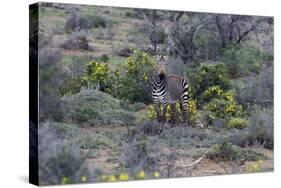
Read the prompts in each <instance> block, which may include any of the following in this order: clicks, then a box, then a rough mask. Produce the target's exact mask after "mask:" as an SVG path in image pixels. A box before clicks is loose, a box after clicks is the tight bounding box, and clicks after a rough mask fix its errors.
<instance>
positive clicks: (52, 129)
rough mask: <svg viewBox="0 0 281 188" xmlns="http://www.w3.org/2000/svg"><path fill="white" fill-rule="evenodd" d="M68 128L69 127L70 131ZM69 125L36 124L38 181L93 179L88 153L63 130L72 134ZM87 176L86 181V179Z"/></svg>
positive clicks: (68, 181)
mask: <svg viewBox="0 0 281 188" xmlns="http://www.w3.org/2000/svg"><path fill="white" fill-rule="evenodd" d="M69 130H71V131H70V132H69ZM73 132H75V133H77V134H79V131H76V130H74V129H73V127H72V126H71V125H66V124H59V123H51V122H49V123H45V124H42V125H40V126H39V136H38V139H39V146H38V150H39V161H40V162H39V184H40V185H51V184H52V185H53V184H71V183H83V182H88V181H91V180H92V175H91V172H90V170H89V169H88V167H87V166H88V165H87V163H86V157H87V155H86V154H85V153H83V152H81V151H80V148H79V147H77V146H76V145H75V144H73V143H72V142H71V141H70V140H69V138H70V137H65V135H64V134H65V133H66V134H69V133H70V134H69V136H70V135H71V136H73V134H72V133H73ZM83 177H86V180H85V178H83Z"/></svg>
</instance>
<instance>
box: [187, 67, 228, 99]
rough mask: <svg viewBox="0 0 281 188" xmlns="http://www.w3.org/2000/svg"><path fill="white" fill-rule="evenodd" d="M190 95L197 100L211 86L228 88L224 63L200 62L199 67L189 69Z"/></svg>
mask: <svg viewBox="0 0 281 188" xmlns="http://www.w3.org/2000/svg"><path fill="white" fill-rule="evenodd" d="M188 75H189V78H190V86H191V88H192V89H191V95H192V96H193V98H194V99H196V100H197V101H198V102H201V96H202V94H203V92H204V91H206V90H207V89H208V88H209V87H211V86H219V87H220V88H221V89H222V90H228V89H229V88H230V80H229V78H228V73H227V69H226V67H225V65H224V64H222V63H218V64H201V65H200V66H199V67H196V68H194V69H190V71H189V73H188Z"/></svg>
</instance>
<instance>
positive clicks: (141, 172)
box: [137, 170, 145, 179]
mask: <svg viewBox="0 0 281 188" xmlns="http://www.w3.org/2000/svg"><path fill="white" fill-rule="evenodd" d="M144 177H145V172H144V171H143V170H141V171H139V172H138V173H137V179H144Z"/></svg>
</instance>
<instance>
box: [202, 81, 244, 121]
mask: <svg viewBox="0 0 281 188" xmlns="http://www.w3.org/2000/svg"><path fill="white" fill-rule="evenodd" d="M202 98H203V99H204V100H205V102H208V103H207V104H206V105H205V106H204V110H208V111H209V113H208V120H209V122H210V123H211V122H212V121H213V120H215V119H217V118H223V119H227V120H228V119H229V118H230V117H233V116H234V117H239V116H244V114H245V112H244V110H243V108H242V106H241V105H238V104H237V102H236V101H235V100H234V98H233V92H232V91H231V90H228V91H223V89H221V88H220V86H212V87H209V88H208V89H207V90H206V91H205V92H204V93H203V94H202Z"/></svg>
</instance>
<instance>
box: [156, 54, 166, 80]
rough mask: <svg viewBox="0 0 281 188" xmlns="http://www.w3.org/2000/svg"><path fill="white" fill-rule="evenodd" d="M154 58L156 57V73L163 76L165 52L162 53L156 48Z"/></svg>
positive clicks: (164, 71) (164, 73)
mask: <svg viewBox="0 0 281 188" xmlns="http://www.w3.org/2000/svg"><path fill="white" fill-rule="evenodd" d="M156 59H157V70H158V75H159V76H165V75H166V74H167V65H168V55H167V53H163V51H162V52H161V51H160V50H159V49H157V52H156Z"/></svg>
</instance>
